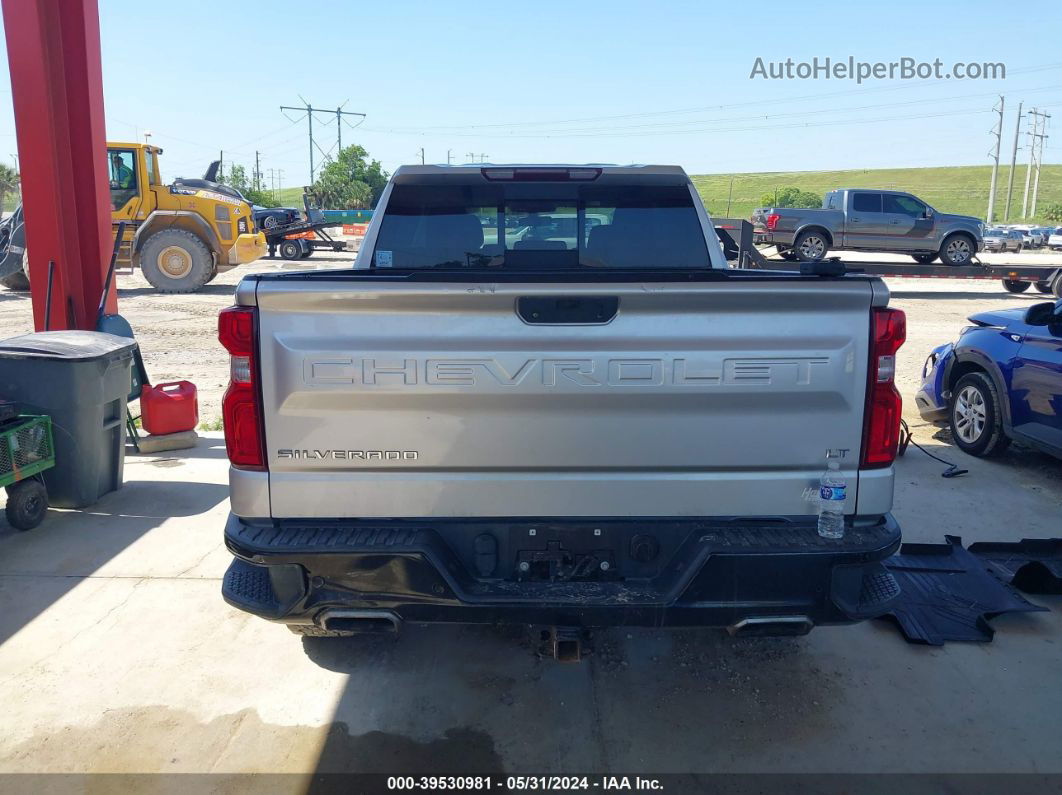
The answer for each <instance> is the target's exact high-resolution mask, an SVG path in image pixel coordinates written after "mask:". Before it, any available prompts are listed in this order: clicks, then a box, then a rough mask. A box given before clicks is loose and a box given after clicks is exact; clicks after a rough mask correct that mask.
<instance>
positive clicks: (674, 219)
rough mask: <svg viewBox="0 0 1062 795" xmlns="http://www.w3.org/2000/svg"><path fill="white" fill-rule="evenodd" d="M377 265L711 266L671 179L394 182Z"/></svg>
mask: <svg viewBox="0 0 1062 795" xmlns="http://www.w3.org/2000/svg"><path fill="white" fill-rule="evenodd" d="M372 265H373V267H377V268H399V269H409V268H448V269H453V268H474V269H481V268H508V269H514V270H520V269H530V270H536V269H542V270H554V269H563V268H579V267H588V268H636V269H646V268H680V269H688V268H708V267H710V261H709V258H708V250H707V246H706V245H705V241H704V233H703V231H702V229H701V224H700V220H699V218H698V217H697V211H696V209H695V208H694V205H693V199H692V197H691V196H690V192H689V189H688V188H687V187H685V186H672V185H630V186H623V185H615V184H612V185H589V184H561V183H534V184H530V183H505V184H456V183H453V182H449V183H445V184H434V185H395V186H394V188H393V190H392V192H391V196H390V200H389V201H388V203H387V207H386V209H385V211H384V216H383V219H382V221H381V224H380V232H379V235H378V237H377V240H376V247H375V249H374V250H373V258H372Z"/></svg>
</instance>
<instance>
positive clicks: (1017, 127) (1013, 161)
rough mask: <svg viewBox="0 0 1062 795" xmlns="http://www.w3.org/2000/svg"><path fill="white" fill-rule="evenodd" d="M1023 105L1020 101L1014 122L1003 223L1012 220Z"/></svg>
mask: <svg viewBox="0 0 1062 795" xmlns="http://www.w3.org/2000/svg"><path fill="white" fill-rule="evenodd" d="M1021 106H1022V103H1021V102H1019V103H1018V121H1017V122H1016V123H1015V124H1014V151H1012V152H1011V153H1010V176H1009V177H1008V178H1007V207H1006V209H1005V210H1003V223H1006V222H1007V221H1009V220H1010V197H1011V194H1012V193H1013V192H1014V169H1015V168H1017V165H1018V133H1020V132H1021Z"/></svg>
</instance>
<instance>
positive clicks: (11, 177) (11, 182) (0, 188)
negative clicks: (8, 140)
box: [0, 163, 19, 213]
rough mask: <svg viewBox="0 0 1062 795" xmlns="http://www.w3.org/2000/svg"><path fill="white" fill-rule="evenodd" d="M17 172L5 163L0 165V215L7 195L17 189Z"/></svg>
mask: <svg viewBox="0 0 1062 795" xmlns="http://www.w3.org/2000/svg"><path fill="white" fill-rule="evenodd" d="M18 182H19V176H18V172H17V171H15V169H13V168H11V166H9V165H7V164H6V163H0V213H2V212H3V211H4V209H5V203H6V200H7V194H9V193H10V192H11V191H13V190H15V189H16V188H18Z"/></svg>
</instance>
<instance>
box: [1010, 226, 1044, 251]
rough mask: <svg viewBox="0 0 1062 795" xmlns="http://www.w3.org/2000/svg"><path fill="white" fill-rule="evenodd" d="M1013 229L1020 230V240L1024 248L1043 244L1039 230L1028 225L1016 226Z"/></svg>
mask: <svg viewBox="0 0 1062 795" xmlns="http://www.w3.org/2000/svg"><path fill="white" fill-rule="evenodd" d="M1015 229H1017V230H1018V231H1019V232H1021V242H1022V243H1023V244H1024V245H1025V248H1040V246H1042V245H1043V244H1044V236H1043V235H1042V234H1040V231H1039V230H1037V229H1035V228H1033V227H1030V226H1018V227H1015Z"/></svg>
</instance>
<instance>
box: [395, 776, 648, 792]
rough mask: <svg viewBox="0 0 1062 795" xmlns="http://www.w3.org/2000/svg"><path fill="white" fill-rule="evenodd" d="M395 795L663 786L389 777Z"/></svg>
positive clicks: (599, 779)
mask: <svg viewBox="0 0 1062 795" xmlns="http://www.w3.org/2000/svg"><path fill="white" fill-rule="evenodd" d="M387 789H389V790H392V791H395V792H402V791H407V792H438V791H444V790H446V791H455V792H461V791H464V792H476V791H479V792H492V791H500V792H535V791H538V792H560V791H568V790H582V791H592V790H599V791H603V792H623V791H629V792H637V791H641V792H662V791H663V790H664V785H663V783H662V782H661V781H660V780H659V779H656V778H643V777H642V776H388V778H387Z"/></svg>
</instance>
